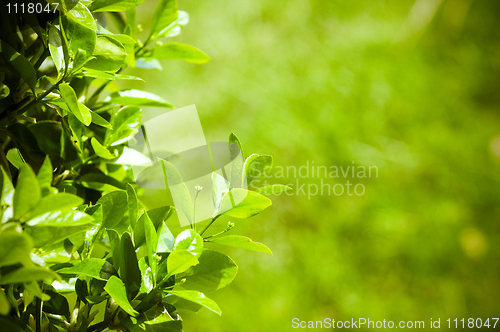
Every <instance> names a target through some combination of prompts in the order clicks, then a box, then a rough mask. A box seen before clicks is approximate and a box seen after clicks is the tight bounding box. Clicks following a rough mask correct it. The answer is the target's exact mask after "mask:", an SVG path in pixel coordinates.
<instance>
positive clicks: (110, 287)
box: [104, 276, 139, 316]
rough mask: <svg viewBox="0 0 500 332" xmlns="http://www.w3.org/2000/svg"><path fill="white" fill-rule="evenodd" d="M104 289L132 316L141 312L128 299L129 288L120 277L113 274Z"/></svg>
mask: <svg viewBox="0 0 500 332" xmlns="http://www.w3.org/2000/svg"><path fill="white" fill-rule="evenodd" d="M104 289H105V290H106V292H108V294H109V295H110V296H111V297H112V298H113V300H115V302H116V303H117V304H118V305H119V306H120V307H121V308H122V309H123V310H125V312H126V313H128V314H129V315H131V316H137V315H138V314H139V313H138V312H137V311H135V310H134V308H132V305H131V304H130V302H129V301H128V298H127V290H126V289H125V285H124V284H123V282H122V281H121V280H120V278H118V277H116V276H111V278H109V280H108V282H107V283H106V286H104Z"/></svg>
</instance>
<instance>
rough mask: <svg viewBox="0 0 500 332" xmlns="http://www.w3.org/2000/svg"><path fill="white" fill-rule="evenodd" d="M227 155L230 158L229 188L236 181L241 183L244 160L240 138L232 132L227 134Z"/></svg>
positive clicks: (235, 183)
mask: <svg viewBox="0 0 500 332" xmlns="http://www.w3.org/2000/svg"><path fill="white" fill-rule="evenodd" d="M229 157H230V159H231V173H230V174H231V177H230V178H229V182H230V183H231V188H234V187H235V186H236V185H237V184H238V183H241V180H240V177H241V175H242V170H243V165H244V160H245V153H244V152H243V148H242V146H241V143H240V140H239V139H238V137H237V136H236V135H235V134H234V133H231V135H229Z"/></svg>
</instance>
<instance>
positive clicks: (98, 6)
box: [89, 0, 144, 12]
mask: <svg viewBox="0 0 500 332" xmlns="http://www.w3.org/2000/svg"><path fill="white" fill-rule="evenodd" d="M143 2H144V0H95V1H93V2H92V4H91V5H90V7H89V9H90V10H91V11H93V12H122V11H125V10H128V9H131V8H135V7H137V6H138V5H140V4H141V3H143Z"/></svg>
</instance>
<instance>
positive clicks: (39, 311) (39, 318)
mask: <svg viewBox="0 0 500 332" xmlns="http://www.w3.org/2000/svg"><path fill="white" fill-rule="evenodd" d="M35 299H36V308H35V329H36V330H35V332H42V299H40V298H35Z"/></svg>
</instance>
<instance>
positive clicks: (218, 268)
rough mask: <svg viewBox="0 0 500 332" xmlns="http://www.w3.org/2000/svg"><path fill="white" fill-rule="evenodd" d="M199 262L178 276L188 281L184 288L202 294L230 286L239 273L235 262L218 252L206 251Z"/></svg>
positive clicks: (183, 285)
mask: <svg viewBox="0 0 500 332" xmlns="http://www.w3.org/2000/svg"><path fill="white" fill-rule="evenodd" d="M174 252H175V251H174ZM172 254H173V253H172ZM172 254H170V255H172ZM169 258H170V256H169ZM199 262H200V263H199V264H198V265H196V266H193V267H192V268H191V269H189V270H188V271H186V273H183V274H181V275H180V276H178V277H181V278H185V279H186V282H185V283H184V284H182V287H184V288H186V289H194V290H198V291H200V292H210V291H214V290H217V289H221V288H223V287H225V286H227V285H228V284H230V283H231V281H233V279H234V277H235V276H236V273H237V272H238V266H237V265H236V264H235V263H234V261H233V260H232V259H231V258H229V256H227V255H225V254H223V253H221V252H218V251H214V250H204V251H203V254H202V255H201V256H200V259H199Z"/></svg>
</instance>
